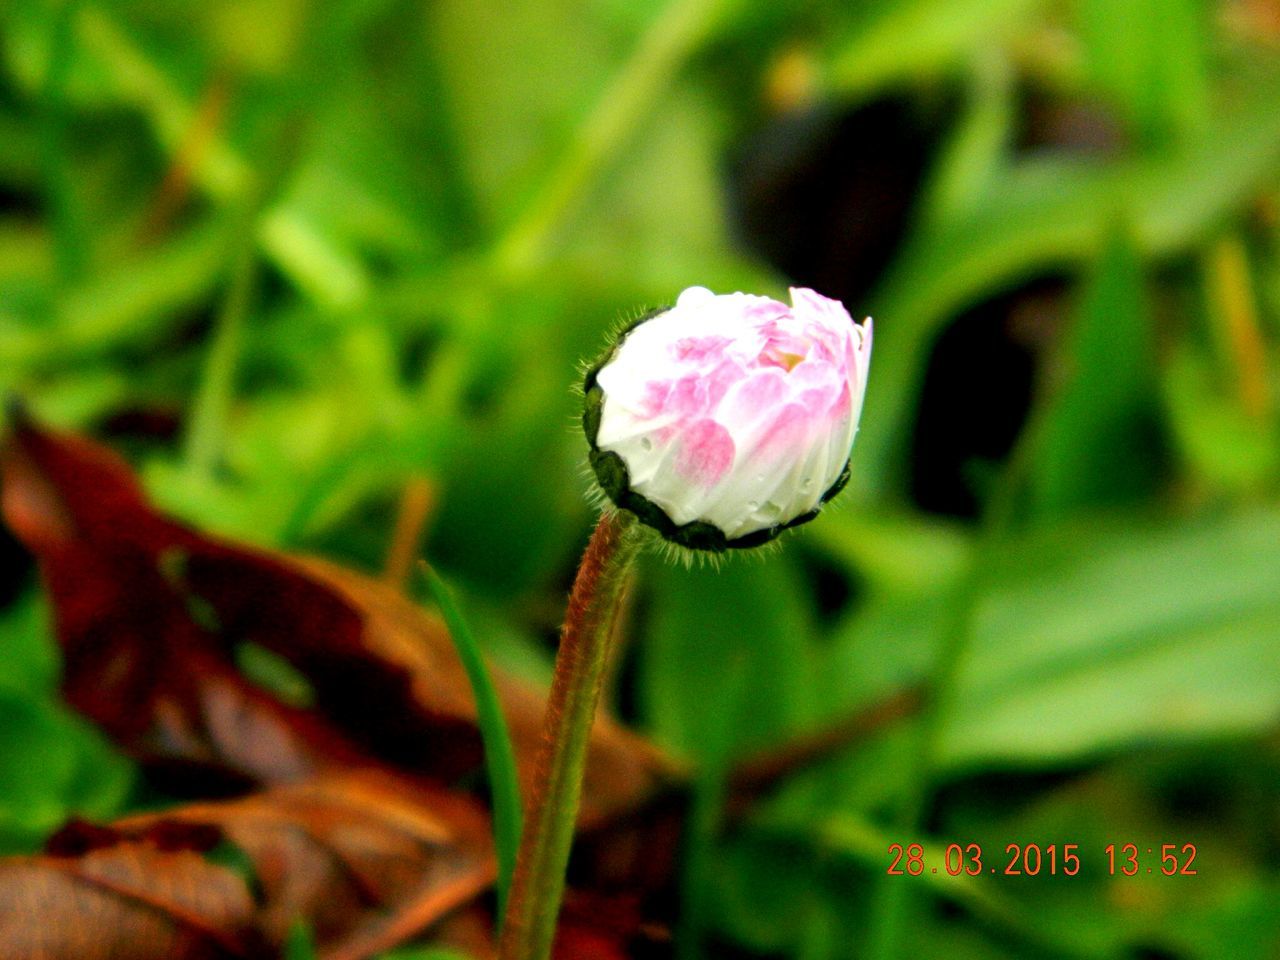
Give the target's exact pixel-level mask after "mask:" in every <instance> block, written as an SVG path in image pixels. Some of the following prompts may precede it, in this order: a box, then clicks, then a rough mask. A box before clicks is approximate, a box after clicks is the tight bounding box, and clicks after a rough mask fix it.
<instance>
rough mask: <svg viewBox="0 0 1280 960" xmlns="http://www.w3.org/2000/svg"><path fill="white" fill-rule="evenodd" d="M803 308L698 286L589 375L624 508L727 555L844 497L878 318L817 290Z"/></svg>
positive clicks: (798, 297)
mask: <svg viewBox="0 0 1280 960" xmlns="http://www.w3.org/2000/svg"><path fill="white" fill-rule="evenodd" d="M791 303H792V305H791V306H789V307H788V306H787V305H786V304H784V303H779V302H778V301H776V300H771V299H769V298H768V297H759V296H752V295H749V294H745V293H732V294H722V295H716V294H714V293H712V292H711V291H710V290H707V289H706V288H704V287H690V288H689V289H688V290H685V291H684V292H683V293H682V294H680V297H679V299H677V300H676V304H675V306H674V307H671V308H670V309H668V310H663V311H660V312H657V313H655V314H651V315H650V316H648V317H646V318H644V319H643V320H642V321H640V322H639V323H638V324H636V325H635V326H633V327H632V328H630V329H629V330H627V331H625V332H624V333H623V334H622V336H621V337H620V338H619V340H618V342H617V343H616V344H615V345H614V347H613V348H612V350H610V352H609V353H608V354H607V355H606V356H605V357H604V358H603V359H602V360H601V361H600V362H599V363H597V364H596V365H595V366H594V367H593V368H592V369H591V370H590V372H589V373H588V374H587V378H586V384H585V387H586V393H587V398H586V400H587V402H586V412H585V414H584V415H583V426H584V428H585V430H586V434H587V440H588V442H589V443H590V444H591V466H592V468H593V469H594V470H595V473H596V477H597V479H598V480H599V481H600V485H601V487H603V489H604V491H605V493H606V494H607V495H608V496H609V498H610V499H611V500H613V502H614V503H616V504H617V505H618V506H619V507H622V508H624V509H627V510H630V511H632V512H633V513H635V514H636V515H637V516H638V517H639V518H640V519H641V520H642V521H643V522H645V523H646V524H648V525H649V526H651V527H654V528H655V529H657V530H658V531H659V532H660V533H661V534H662V535H663V536H664V537H666V539H668V540H670V541H673V542H675V543H678V544H681V545H683V546H687V547H693V548H695V549H702V550H714V551H721V550H725V549H727V548H734V547H748V546H755V545H757V544H760V543H764V542H766V541H768V540H771V539H773V537H775V536H777V535H778V533H780V532H781V531H782V530H783V529H785V528H787V527H794V526H797V525H798V524H801V523H805V522H807V521H809V520H812V519H813V518H814V517H815V516H816V515H817V512H818V510H819V509H820V508H821V506H822V504H823V503H825V502H826V501H827V500H829V499H831V497H833V496H835V494H836V493H838V492H839V491H840V488H841V487H843V486H844V483H845V481H846V480H847V479H848V463H849V452H850V450H851V448H852V446H853V437H854V434H855V433H856V432H857V429H858V417H859V415H860V414H861V412H862V397H863V393H864V391H865V389H866V382H867V365H868V363H869V362H870V359H871V321H870V320H869V319H868V320H867V322H866V323H865V324H862V325H859V324H856V323H854V322H853V319H852V318H851V317H850V316H849V313H848V311H847V310H845V308H844V307H843V306H841V304H840V303H839V302H838V301H835V300H830V299H828V298H827V297H823V296H821V295H819V294H817V293H814V292H813V291H812V290H806V289H804V288H793V289H792V290H791Z"/></svg>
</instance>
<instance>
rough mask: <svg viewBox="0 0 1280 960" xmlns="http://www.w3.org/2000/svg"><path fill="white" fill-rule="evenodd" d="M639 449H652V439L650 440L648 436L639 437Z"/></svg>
mask: <svg viewBox="0 0 1280 960" xmlns="http://www.w3.org/2000/svg"><path fill="white" fill-rule="evenodd" d="M640 449H641V450H644V451H646V452H648V451H649V450H652V449H653V441H652V440H650V439H649V438H648V437H641V438H640Z"/></svg>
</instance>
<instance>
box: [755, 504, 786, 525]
mask: <svg viewBox="0 0 1280 960" xmlns="http://www.w3.org/2000/svg"><path fill="white" fill-rule="evenodd" d="M760 515H761V516H762V517H764V519H766V520H770V521H772V520H777V519H778V518H779V517H781V516H782V505H781V504H777V503H774V502H773V501H772V500H770V501H769V502H768V503H766V504H765V505H764V509H762V510H761V511H760Z"/></svg>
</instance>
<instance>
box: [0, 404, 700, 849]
mask: <svg viewBox="0 0 1280 960" xmlns="http://www.w3.org/2000/svg"><path fill="white" fill-rule="evenodd" d="M0 482H2V483H3V487H2V489H0V508H2V512H3V516H4V518H5V519H6V521H7V523H8V525H9V526H10V527H11V528H12V530H13V531H14V533H15V534H16V535H17V536H18V537H19V539H21V540H22V541H23V543H24V544H25V545H26V546H27V548H28V549H30V550H31V551H32V552H33V553H34V554H35V555H36V556H37V558H38V559H39V562H40V567H41V571H42V574H43V577H44V579H45V582H46V583H47V585H48V589H49V593H50V596H51V597H52V600H53V609H54V616H55V622H56V626H57V635H58V640H59V642H60V644H61V647H62V652H63V662H64V675H63V691H64V695H65V696H66V698H67V700H68V701H69V702H70V703H71V704H72V705H73V706H75V707H76V708H77V709H78V710H80V711H81V712H82V713H84V714H85V715H86V716H88V717H90V718H91V719H92V720H94V722H96V723H97V724H99V725H100V726H101V727H102V728H103V729H104V730H106V731H107V732H108V733H109V734H110V735H111V736H112V737H114V738H115V739H116V740H117V741H118V742H119V743H121V744H122V745H123V746H124V747H125V749H127V750H128V751H129V752H130V753H131V754H132V755H133V756H134V757H135V758H136V759H138V760H139V761H140V762H142V763H144V764H146V765H147V766H149V767H150V768H152V770H153V772H159V773H160V774H162V775H163V774H168V775H170V784H171V785H173V786H177V785H185V786H186V787H187V789H188V790H190V789H191V787H192V785H193V784H196V783H198V784H199V785H198V786H197V787H196V789H198V790H199V791H201V792H204V791H209V790H213V789H221V790H224V791H225V790H227V789H243V788H244V787H246V786H248V785H250V784H256V783H267V784H273V783H287V782H296V781H299V780H301V779H304V778H306V777H309V776H312V775H314V774H316V773H317V772H320V771H324V770H328V769H332V768H335V767H350V766H353V765H361V764H367V763H368V762H369V759H370V758H374V759H376V760H378V761H380V762H383V763H386V764H390V765H393V766H395V767H397V768H399V769H401V770H402V771H406V772H410V773H413V774H416V775H425V776H428V777H431V778H433V779H435V780H438V781H441V782H455V781H457V780H458V779H459V778H460V777H463V776H464V775H466V774H468V773H470V772H472V771H474V770H476V769H478V768H479V766H480V762H481V749H482V747H481V739H480V735H479V732H478V729H477V726H476V714H475V705H474V700H473V698H472V695H471V687H470V684H469V682H468V680H467V677H466V673H465V671H464V669H463V667H462V664H461V662H460V661H459V659H458V657H457V654H456V652H455V650H454V647H453V644H452V642H451V640H450V639H449V637H448V635H447V633H446V632H445V630H444V628H443V626H442V625H441V624H440V623H439V621H437V620H436V619H435V618H433V617H430V616H428V615H427V614H425V613H424V612H423V611H422V610H421V609H420V608H419V607H417V606H416V605H415V604H414V603H412V602H411V601H409V600H408V599H406V598H405V597H403V596H402V595H401V594H399V593H398V592H397V591H395V590H393V589H391V588H390V587H388V586H386V585H385V584H382V583H380V582H378V581H376V580H373V579H372V578H369V577H365V576H362V575H360V574H357V573H354V572H352V571H348V570H344V569H341V568H339V567H337V566H335V565H333V564H330V563H327V562H325V561H321V560H317V559H307V558H294V557H288V556H285V555H282V554H272V553H269V552H266V551H262V550H256V549H251V548H248V547H244V546H240V545H236V544H231V543H226V542H223V541H219V540H216V539H214V538H211V537H206V536H203V535H201V534H199V533H197V532H195V531H193V530H191V529H189V528H187V527H185V526H183V525H181V524H179V523H176V522H174V521H172V520H170V519H168V518H165V517H163V516H161V515H159V514H157V513H156V512H155V511H154V510H153V509H152V508H151V507H150V506H149V505H148V503H147V502H146V499H145V496H144V494H143V492H142V490H141V488H140V486H139V485H138V483H137V481H136V480H135V479H134V477H133V475H132V473H131V472H130V470H129V468H128V467H127V465H125V464H124V463H123V461H121V460H120V459H119V458H117V457H116V456H115V455H114V454H113V453H112V452H110V451H109V450H107V449H105V448H103V447H101V446H99V445H97V444H94V443H91V442H89V441H87V440H85V439H83V438H80V437H76V436H72V435H67V434H60V433H54V432H50V431H44V430H41V429H39V428H38V427H36V426H35V425H34V424H32V423H31V422H29V421H28V420H26V419H24V418H22V417H19V418H17V420H16V422H15V423H14V425H13V429H12V432H11V435H10V437H9V440H8V442H7V443H6V445H5V448H4V450H3V453H2V454H0ZM246 649H265V650H269V651H271V652H272V653H273V654H275V655H277V656H278V657H280V658H282V659H283V660H284V661H287V663H288V664H289V665H290V666H291V667H292V668H293V669H295V670H296V671H297V672H298V673H299V674H300V675H301V676H302V677H305V679H306V681H307V683H309V684H310V687H311V689H312V691H313V692H314V709H308V708H305V707H303V706H299V705H296V704H290V703H287V702H284V701H283V700H282V699H281V698H280V697H279V696H277V695H273V694H272V693H270V692H268V691H266V690H264V689H262V688H261V687H258V686H255V685H253V684H252V683H249V682H248V681H247V680H246V679H245V677H244V676H243V674H242V673H241V672H240V670H239V669H238V668H237V662H238V657H239V655H240V653H242V652H243V651H244V650H246ZM494 680H495V685H496V687H497V689H498V694H499V698H500V699H501V701H502V704H503V709H504V713H505V714H506V717H507V721H508V725H509V726H510V729H511V734H512V739H513V742H514V745H515V748H516V753H517V762H518V764H519V766H520V771H521V776H522V778H523V779H524V780H525V781H526V782H527V780H528V777H529V776H530V775H531V772H532V766H533V759H534V755H535V752H536V749H537V746H538V744H539V743H540V741H541V737H542V713H543V705H544V696H543V694H542V692H541V691H539V690H536V689H534V688H532V687H529V686H527V685H525V684H523V683H521V682H517V681H516V680H513V679H512V678H510V677H507V676H505V675H503V674H501V672H499V671H495V672H494ZM175 768H176V771H177V773H178V774H179V776H176V777H175V776H173V773H174V771H175ZM196 773H204V774H212V775H215V776H217V777H221V778H227V779H228V780H229V783H221V784H218V785H215V784H213V783H211V782H209V779H208V778H207V777H206V778H203V779H201V778H197V777H195V776H194V775H195V774H196ZM680 779H681V778H680V771H679V769H678V767H677V766H676V764H674V763H673V762H672V761H671V760H669V759H668V758H666V757H665V756H664V755H663V754H662V753H660V752H659V751H658V750H657V749H656V748H654V747H653V746H652V745H650V744H648V743H647V742H646V741H644V740H643V739H642V738H640V737H638V736H636V735H634V734H631V733H629V732H628V731H626V730H624V729H623V728H622V727H620V726H619V725H618V724H616V723H614V722H613V721H612V720H610V719H609V718H607V717H603V716H602V717H601V718H600V719H599V720H598V721H597V723H596V726H595V729H594V731H593V736H592V743H591V749H590V754H589V758H588V765H587V775H586V783H585V787H584V795H583V810H582V818H581V819H582V822H583V823H584V824H585V825H591V824H595V823H600V822H602V821H604V820H607V819H608V818H610V817H614V816H617V815H619V814H622V813H625V812H627V811H629V810H632V809H634V808H635V807H637V806H638V805H640V804H642V803H643V802H644V801H645V800H646V799H647V798H649V797H652V796H654V795H655V794H658V793H660V792H662V791H663V789H664V788H665V787H667V786H670V785H671V784H673V783H676V782H678V781H679V780H680Z"/></svg>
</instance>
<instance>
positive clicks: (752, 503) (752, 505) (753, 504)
mask: <svg viewBox="0 0 1280 960" xmlns="http://www.w3.org/2000/svg"><path fill="white" fill-rule="evenodd" d="M747 509H748V510H759V509H760V501H759V500H748V501H747Z"/></svg>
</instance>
